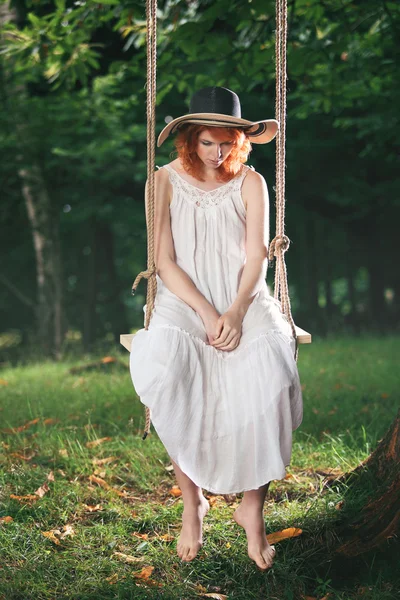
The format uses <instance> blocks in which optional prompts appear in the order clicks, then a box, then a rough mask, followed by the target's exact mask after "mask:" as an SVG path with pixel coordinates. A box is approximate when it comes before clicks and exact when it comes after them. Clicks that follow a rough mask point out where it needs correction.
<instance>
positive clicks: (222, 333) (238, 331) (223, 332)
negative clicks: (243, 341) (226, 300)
mask: <svg viewBox="0 0 400 600" xmlns="http://www.w3.org/2000/svg"><path fill="white" fill-rule="evenodd" d="M243 318H244V314H243V312H242V311H239V310H237V309H234V308H230V309H228V310H227V311H226V312H225V313H224V314H223V315H221V316H220V317H219V318H218V320H217V323H216V329H215V336H214V339H212V340H211V341H210V345H211V346H213V347H214V348H217V349H218V350H228V351H232V350H234V349H235V348H237V347H238V345H239V342H240V338H241V337H242V323H243Z"/></svg>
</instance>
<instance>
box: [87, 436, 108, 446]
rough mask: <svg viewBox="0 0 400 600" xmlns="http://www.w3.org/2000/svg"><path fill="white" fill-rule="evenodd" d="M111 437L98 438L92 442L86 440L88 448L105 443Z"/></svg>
mask: <svg viewBox="0 0 400 600" xmlns="http://www.w3.org/2000/svg"><path fill="white" fill-rule="evenodd" d="M111 439H112V438H111V437H103V438H98V439H97V440H93V441H92V442H86V444H85V446H86V448H94V447H95V446H98V445H99V444H103V442H108V441H109V440H111Z"/></svg>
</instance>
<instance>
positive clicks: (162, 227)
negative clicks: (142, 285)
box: [145, 169, 215, 317]
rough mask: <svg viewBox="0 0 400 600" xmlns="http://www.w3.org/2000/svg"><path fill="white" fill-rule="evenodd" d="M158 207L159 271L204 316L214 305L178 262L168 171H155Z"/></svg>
mask: <svg viewBox="0 0 400 600" xmlns="http://www.w3.org/2000/svg"><path fill="white" fill-rule="evenodd" d="M154 180H155V198H154V201H155V207H154V211H155V212H154V252H155V258H154V260H155V264H156V270H157V274H158V275H159V277H160V278H161V279H162V281H163V283H164V284H165V285H166V287H167V288H168V289H169V291H170V292H172V293H173V294H175V295H176V296H178V297H179V298H180V299H181V300H183V301H184V302H186V304H188V305H189V306H190V307H191V308H193V310H195V311H196V312H197V313H198V314H199V315H200V317H202V316H203V315H205V314H206V313H207V311H209V310H210V309H212V310H214V311H215V309H214V308H213V306H212V304H210V302H208V300H207V299H206V298H205V296H203V294H202V293H201V292H200V291H199V290H198V289H197V287H196V286H195V284H194V283H193V281H192V279H191V278H190V277H189V275H188V274H187V273H186V272H185V271H184V270H183V269H181V267H179V266H178V265H177V264H176V256H175V248H174V242H173V239H172V233H171V218H170V211H169V203H170V198H171V194H172V186H171V182H170V181H169V176H168V171H167V170H166V169H160V170H159V171H156V172H155V173H154ZM147 189H148V182H147V181H146V186H145V204H146V221H147Z"/></svg>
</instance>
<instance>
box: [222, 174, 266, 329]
mask: <svg viewBox="0 0 400 600" xmlns="http://www.w3.org/2000/svg"><path fill="white" fill-rule="evenodd" d="M242 198H243V200H244V201H245V203H246V205H247V213H246V263H245V265H244V267H243V271H242V275H241V278H240V284H239V289H238V293H237V297H236V299H235V301H234V302H233V304H232V305H231V308H233V309H237V310H238V311H239V313H241V314H242V316H243V317H244V315H245V314H246V312H247V309H248V308H249V306H250V304H251V303H252V301H253V300H254V297H255V295H256V294H257V292H259V291H260V290H261V289H262V286H263V285H264V282H265V278H266V274H267V268H268V244H269V197H268V188H267V184H266V182H265V179H264V177H263V176H262V175H260V173H257V171H249V172H248V173H247V175H246V177H245V178H244V181H243V185H242Z"/></svg>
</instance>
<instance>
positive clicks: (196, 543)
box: [177, 496, 210, 562]
mask: <svg viewBox="0 0 400 600" xmlns="http://www.w3.org/2000/svg"><path fill="white" fill-rule="evenodd" d="M209 509H210V505H209V503H208V500H206V498H204V496H202V499H201V500H200V503H199V504H198V505H196V506H190V507H187V508H184V509H183V514H182V530H181V533H180V536H179V539H178V544H177V552H178V556H179V557H180V558H181V559H182V560H184V561H187V562H189V561H191V560H193V559H194V558H195V557H196V556H197V553H198V551H199V550H200V548H201V546H202V544H203V531H202V527H203V518H204V517H205V515H206V514H207V513H208V511H209Z"/></svg>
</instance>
